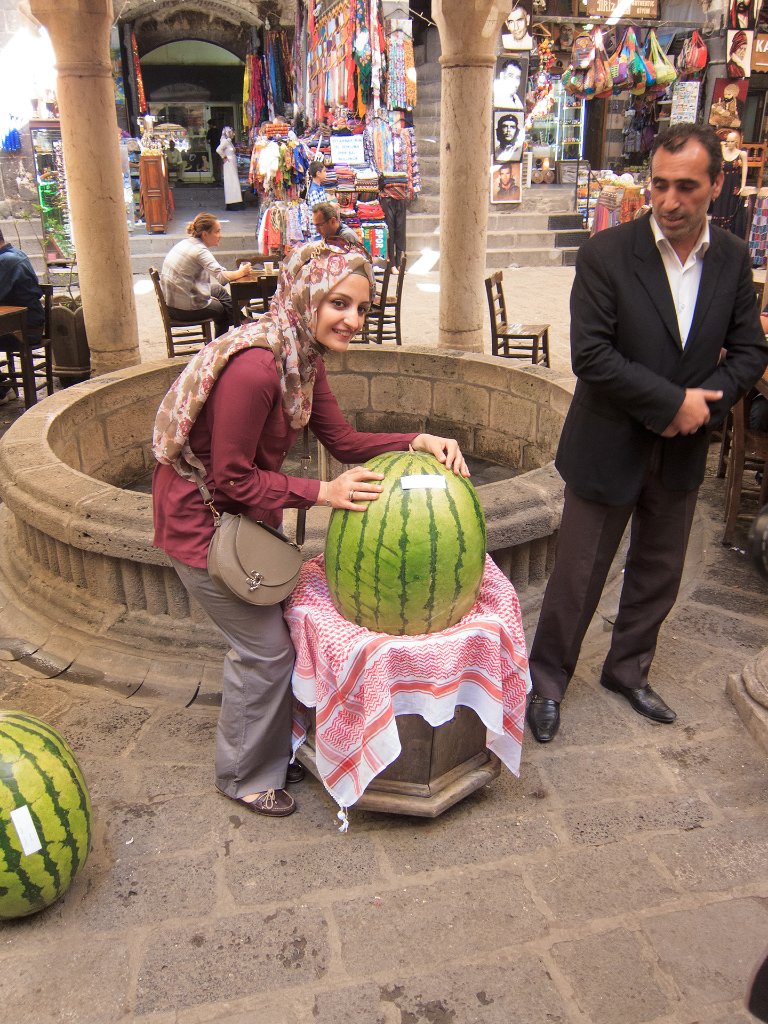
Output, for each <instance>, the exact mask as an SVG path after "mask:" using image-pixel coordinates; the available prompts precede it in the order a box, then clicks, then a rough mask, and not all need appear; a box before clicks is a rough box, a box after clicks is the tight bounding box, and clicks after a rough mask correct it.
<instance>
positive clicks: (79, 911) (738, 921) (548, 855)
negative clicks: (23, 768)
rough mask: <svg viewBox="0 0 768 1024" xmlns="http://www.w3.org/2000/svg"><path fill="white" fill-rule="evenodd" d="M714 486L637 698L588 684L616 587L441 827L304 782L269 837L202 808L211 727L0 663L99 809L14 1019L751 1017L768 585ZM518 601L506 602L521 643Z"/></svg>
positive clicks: (35, 932)
mask: <svg viewBox="0 0 768 1024" xmlns="http://www.w3.org/2000/svg"><path fill="white" fill-rule="evenodd" d="M722 494H723V482H722V481H718V480H715V479H714V478H713V476H712V475H710V476H709V477H708V479H707V481H706V483H705V486H704V487H703V489H702V501H701V503H700V512H699V515H698V517H697V522H696V527H695V530H694V536H693V539H692V543H691V550H690V558H689V566H688V572H687V575H686V580H685V582H684V587H683V592H682V594H681V598H680V601H679V602H678V605H677V607H676V609H675V611H674V613H673V615H672V616H671V618H670V620H669V621H668V623H667V624H666V626H665V628H664V631H663V634H662V638H661V642H660V645H659V651H658V655H657V658H656V662H655V666H654V671H653V681H654V684H655V685H656V686H657V688H658V689H659V691H660V692H661V694H662V695H663V696H664V697H665V698H666V699H667V700H668V701H669V703H670V704H671V705H672V706H673V707H674V708H675V710H676V711H677V712H678V720H677V722H676V723H675V724H674V725H671V726H661V725H655V724H653V723H651V722H648V721H647V720H645V719H642V718H640V717H638V716H637V715H635V714H634V713H633V712H632V710H631V709H630V708H629V706H628V705H626V703H624V702H623V701H622V699H621V698H620V697H618V696H616V695H614V694H609V693H607V692H605V691H603V690H601V689H600V688H599V686H598V684H597V679H598V674H599V667H600V663H601V658H602V656H603V655H604V653H605V650H606V647H607V639H608V638H607V629H608V628H609V627H608V625H607V623H608V621H609V619H610V616H611V610H612V607H613V603H614V600H615V598H614V595H608V596H607V598H606V599H605V600H604V602H603V604H602V605H601V609H602V613H603V614H602V616H599V617H598V618H597V619H596V621H595V623H594V624H593V627H592V629H591V631H590V634H589V636H588V640H587V643H586V645H585V648H584V651H583V656H582V659H581V661H580V664H579V668H578V671H577V675H576V678H575V680H574V683H573V685H572V688H571V690H570V691H569V694H568V697H567V700H566V702H565V703H564V705H563V726H562V729H561V732H560V735H559V736H558V738H557V739H556V741H555V742H554V743H553V744H551V745H550V746H548V747H541V746H539V745H537V744H536V743H535V742H534V741H533V740H532V739H531V738H530V736H529V735H527V736H526V743H525V746H524V750H523V765H522V771H521V777H520V779H519V780H518V779H516V778H515V777H514V776H512V775H510V774H509V773H507V772H506V771H505V770H502V775H501V777H500V778H499V779H498V780H496V781H495V782H493V783H492V784H491V785H489V786H488V787H487V788H486V789H484V790H481V791H480V792H479V793H476V794H474V795H473V796H472V797H470V798H468V799H467V800H465V801H464V802H463V803H461V804H460V805H458V806H456V807H454V808H453V809H452V810H450V811H449V812H447V813H446V814H445V815H443V816H442V817H441V818H439V819H437V820H434V821H433V820H421V819H410V818H395V817H389V816H384V815H376V814H372V813H365V812H354V811H353V812H352V813H351V815H350V818H351V828H350V831H349V832H348V833H347V834H346V835H340V834H339V833H338V832H337V831H336V825H337V822H336V819H335V815H334V812H335V807H334V806H333V805H332V803H331V801H330V799H329V798H328V797H327V795H326V794H325V792H324V790H323V789H322V787H321V786H320V785H319V784H318V783H317V782H316V781H315V780H314V779H311V778H309V777H308V778H307V780H306V781H305V782H303V783H302V784H301V785H299V786H298V787H296V789H295V794H296V799H297V802H298V804H299V810H298V813H296V814H295V815H293V816H292V817H290V818H287V819H283V820H277V821H269V820H266V819H263V818H259V817H257V816H255V815H248V814H247V813H243V812H241V810H240V809H239V808H238V807H237V806H236V805H234V804H232V803H231V802H229V801H227V800H226V799H225V798H224V797H221V796H219V795H218V794H217V793H215V792H214V789H213V784H212V759H213V738H214V727H215V710H214V709H212V708H205V707H200V706H197V705H196V706H195V707H193V708H190V709H171V708H169V707H168V706H166V705H163V704H161V703H152V702H142V701H141V700H140V699H138V698H129V699H120V698H118V697H116V696H114V695H111V694H109V693H107V692H103V691H100V690H98V689H95V688H90V687H85V686H78V685H77V684H74V683H67V682H62V681H57V680H56V679H55V678H54V679H43V678H41V677H39V676H36V675H34V674H33V673H32V672H31V671H29V670H28V669H25V668H24V667H23V666H20V665H19V664H18V663H14V662H8V661H3V662H0V707H3V708H14V709H23V710H26V711H28V712H30V713H32V714H35V715H39V716H40V717H42V718H44V719H45V720H46V721H48V722H50V723H51V724H53V725H54V726H55V727H56V728H58V729H60V730H61V732H62V733H63V734H64V735H65V736H66V737H67V739H68V740H69V741H70V743H71V744H72V746H73V747H74V749H75V751H76V752H77V755H78V757H79V759H80V762H81V764H82V767H83V770H84V772H85V775H86V778H87V780H88V783H89V786H90V791H91V796H92V800H93V805H94V814H95V834H94V842H93V850H92V854H91V856H90V859H89V861H88V863H87V864H86V866H85V869H84V871H83V872H82V874H81V876H80V877H79V878H78V879H77V881H76V882H75V884H74V885H73V886H72V888H71V889H70V891H69V892H68V893H67V894H66V896H65V897H64V898H63V899H61V900H60V901H59V902H58V903H57V904H55V905H54V906H53V907H51V908H49V909H48V910H46V911H44V912H42V913H41V914H38V915H36V916H34V917H32V918H28V919H23V920H19V921H15V922H6V923H4V924H2V925H0V991H2V993H3V1007H4V1019H5V1020H7V1021H8V1022H9V1024H48V1022H50V1024H54V1022H56V1024H58V1022H64V1021H71V1022H75V1024H112V1022H118V1021H140V1022H142V1024H208V1022H214V1021H215V1022H226V1024H312V1022H317V1024H422V1022H423V1024H640V1022H647V1024H747V1022H748V1021H749V1020H753V1018H751V1017H750V1016H749V1015H748V1014H747V1012H746V1011H745V1010H744V1009H743V1007H744V997H745V993H746V991H747V988H748V984H749V979H750V976H751V973H752V971H753V969H754V967H755V966H756V964H757V963H758V961H759V960H761V959H762V957H763V956H764V955H765V952H766V950H767V949H768V876H767V874H766V867H765V865H766V862H767V860H768V827H767V826H766V815H765V800H766V784H767V782H768V768H767V766H766V757H765V752H764V751H763V750H762V749H761V748H759V747H758V745H757V744H756V743H755V741H754V740H753V739H752V738H751V736H750V735H749V734H748V733H747V731H746V729H745V728H744V727H743V726H742V724H741V722H740V720H739V719H738V717H737V715H736V713H735V711H734V709H733V707H732V705H731V704H730V703H729V701H728V699H727V697H726V695H725V682H726V678H727V675H728V673H729V672H733V671H738V670H739V669H740V668H741V666H742V665H743V663H744V662H745V660H747V659H748V658H749V657H750V656H751V655H753V654H755V653H757V651H758V650H760V649H762V648H763V647H764V646H766V645H767V644H768V620H767V619H766V610H767V608H768V589H767V588H766V586H765V584H764V583H763V582H762V581H761V580H760V578H759V577H758V576H757V574H756V572H755V571H754V570H753V569H752V568H751V566H750V565H749V564H748V563H747V562H746V560H745V558H744V555H743V553H741V552H740V551H739V550H738V549H736V550H734V549H724V548H722V547H721V546H720V544H719V536H720V533H721V531H722V522H721V514H720V509H721V506H722ZM536 607H537V595H536V594H531V593H528V594H527V595H526V600H525V603H524V615H525V624H526V630H527V633H528V635H529V637H530V635H531V634H532V630H533V627H534V625H535V617H536Z"/></svg>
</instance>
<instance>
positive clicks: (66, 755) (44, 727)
mask: <svg viewBox="0 0 768 1024" xmlns="http://www.w3.org/2000/svg"><path fill="white" fill-rule="evenodd" d="M0 721H2V722H9V721H10V722H12V723H18V724H19V725H23V726H24V727H25V728H27V729H34V730H35V731H36V732H38V733H40V735H41V736H45V737H47V738H48V740H50V742H51V743H53V744H54V745H55V747H56V749H57V750H58V752H59V756H60V757H61V758H62V761H63V763H64V765H65V766H66V768H67V771H68V772H69V773H70V775H71V774H72V773H73V772H74V779H75V780H76V781H77V785H78V788H79V791H80V796H81V800H80V806H81V808H82V809H83V810H86V809H89V799H88V790H87V786H86V784H85V779H84V778H83V774H82V772H81V771H80V765H79V764H78V763H77V758H76V757H75V755H74V753H73V752H72V749H71V748H70V746H69V744H68V743H67V742H66V741H65V740H64V739H63V738H62V737H61V736H60V735H59V733H57V732H56V730H55V729H54V728H53V727H52V726H50V725H48V723H47V722H43V721H42V720H41V719H39V718H33V717H32V716H31V715H25V714H24V712H23V711H11V712H6V713H3V714H2V717H1V718H0Z"/></svg>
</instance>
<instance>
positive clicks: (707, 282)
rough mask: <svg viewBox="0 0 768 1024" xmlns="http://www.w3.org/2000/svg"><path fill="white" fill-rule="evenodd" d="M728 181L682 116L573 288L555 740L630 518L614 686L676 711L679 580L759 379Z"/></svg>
mask: <svg viewBox="0 0 768 1024" xmlns="http://www.w3.org/2000/svg"><path fill="white" fill-rule="evenodd" d="M722 183H723V173H722V154H721V151H720V143H719V141H718V139H717V137H716V135H715V134H714V132H713V131H712V129H710V128H709V127H704V126H699V125H694V124H679V125H675V126H673V127H672V128H670V129H668V130H667V131H666V132H663V133H662V134H660V135H659V136H658V137H657V139H656V142H655V144H654V147H653V150H652V154H651V211H652V212H651V214H649V215H645V216H643V217H640V218H639V219H638V220H636V221H633V222H631V223H629V224H622V225H620V226H619V227H616V228H612V229H611V230H608V231H602V232H600V233H599V234H597V235H595V236H594V237H593V238H591V239H590V240H589V241H588V242H586V243H585V244H584V245H583V246H582V248H581V249H580V250H579V255H578V259H577V262H576V277H575V280H574V284H573V291H572V292H571V359H572V364H573V370H574V373H575V374H576V376H577V378H578V381H577V384H576V390H575V393H574V396H573V401H572V403H571V407H570V410H569V412H568V415H567V417H566V420H565V424H564V425H563V432H562V436H561V438H560V444H559V447H558V451H557V457H556V459H555V465H556V466H557V469H558V470H559V472H560V474H561V476H562V477H563V479H564V480H565V485H566V486H565V504H564V508H563V519H562V524H561V527H560V533H559V537H558V544H557V553H556V557H555V566H554V569H553V572H552V575H551V577H550V579H549V583H548V585H547V589H546V593H545V595H544V601H543V604H542V610H541V616H540V619H539V625H538V629H537V631H536V637H535V639H534V642H533V647H532V649H531V657H530V668H531V677H532V680H533V693H532V697H531V700H530V702H529V705H528V722H529V725H530V726H531V731H532V732H533V735H534V737H535V738H536V739H537V740H539V742H541V743H546V742H548V741H550V740H551V739H553V738H554V736H555V734H556V733H557V730H558V727H559V724H560V702H561V701H562V699H563V696H564V694H565V690H566V687H567V686H568V683H569V682H570V679H571V676H572V675H573V672H574V670H575V668H576V662H577V660H578V657H579V650H580V648H581V643H582V640H583V638H584V634H585V632H586V630H587V627H588V625H589V623H590V620H591V619H592V616H593V615H594V612H595V609H596V607H597V603H598V601H599V599H600V595H601V593H602V590H603V586H604V584H605V579H606V576H607V573H608V569H609V567H610V564H611V561H612V560H613V557H614V555H615V553H616V550H617V548H618V545H619V542H620V540H621V537H622V534H623V532H624V528H625V526H626V524H627V522H628V521H629V520H630V519H631V520H632V533H631V540H630V545H629V552H628V554H627V560H626V565H625V573H624V584H623V587H622V593H621V601H620V605H619V612H618V615H617V617H616V622H615V625H614V628H613V636H612V639H611V645H610V650H609V652H608V656H607V658H606V660H605V663H604V665H603V671H602V676H601V679H600V682H601V684H602V685H603V686H604V687H606V688H607V689H609V690H613V691H614V692H616V693H619V694H621V695H622V696H623V697H625V698H626V700H628V701H629V703H630V704H631V706H632V707H633V708H634V710H635V711H637V712H638V713H639V714H641V715H645V716H646V717H647V718H650V719H652V720H654V721H656V722H672V721H674V719H675V717H676V716H675V713H674V711H672V710H671V709H670V708H669V707H668V706H667V705H666V704H665V702H664V701H663V700H662V699H661V697H660V696H659V695H658V694H657V693H655V692H654V691H653V690H652V689H651V687H650V686H649V685H648V670H649V669H650V666H651V662H652V660H653V655H654V653H655V650H656V641H657V637H658V633H659V629H660V628H661V624H662V623H663V621H664V619H665V618H666V617H667V615H668V614H669V612H670V611H671V609H672V606H673V604H674V602H675V599H676V597H677V592H678V589H679V585H680V577H681V575H682V570H683V562H684V559H685V550H686V546H687V543H688V535H689V532H690V528H691V523H692V521H693V513H694V508H695V506H696V497H697V493H698V488H699V485H700V484H701V481H702V479H703V477H704V471H705V467H706V460H707V447H708V444H709V432H710V429H711V428H712V427H713V426H715V425H717V424H718V423H722V421H723V419H724V418H725V416H726V414H727V412H728V410H729V408H730V407H731V406H732V405H733V403H734V402H735V401H737V400H738V398H739V397H740V396H741V395H742V394H743V393H744V392H745V391H746V390H747V389H748V388H750V387H751V386H752V385H753V384H754V383H755V381H756V380H757V379H758V378H759V377H760V375H761V374H762V372H763V370H764V368H765V366H766V364H767V363H768V347H767V346H766V344H765V338H764V336H763V332H762V330H761V327H760V321H759V317H758V309H757V305H756V303H755V296H754V287H753V284H752V269H751V264H750V259H749V254H748V250H747V246H746V245H745V244H744V242H743V241H742V240H741V239H739V238H737V237H736V236H735V235H733V234H730V233H728V232H725V231H722V230H720V229H719V228H717V227H715V226H714V225H712V226H710V225H709V223H708V221H707V209H708V207H709V204H710V202H711V201H712V200H713V199H714V198H716V196H717V195H719V193H720V189H721V187H722Z"/></svg>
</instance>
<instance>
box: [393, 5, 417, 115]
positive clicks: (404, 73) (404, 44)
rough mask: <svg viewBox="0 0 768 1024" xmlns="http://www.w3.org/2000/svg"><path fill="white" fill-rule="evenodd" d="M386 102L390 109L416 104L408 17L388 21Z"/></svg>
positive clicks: (404, 107) (400, 108)
mask: <svg viewBox="0 0 768 1024" xmlns="http://www.w3.org/2000/svg"><path fill="white" fill-rule="evenodd" d="M389 26H390V33H389V38H388V46H387V90H386V103H387V106H388V107H389V109H390V110H396V109H399V110H411V109H413V107H415V106H416V65H415V61H414V57H413V39H412V38H411V21H410V19H393V20H392V21H390V22H389Z"/></svg>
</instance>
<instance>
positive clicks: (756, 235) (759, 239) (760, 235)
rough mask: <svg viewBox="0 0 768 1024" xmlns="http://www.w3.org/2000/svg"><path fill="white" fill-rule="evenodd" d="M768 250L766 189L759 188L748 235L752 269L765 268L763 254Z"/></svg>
mask: <svg viewBox="0 0 768 1024" xmlns="http://www.w3.org/2000/svg"><path fill="white" fill-rule="evenodd" d="M767 248H768V188H761V189H760V191H759V192H758V193H757V200H756V201H755V214H754V217H753V218H752V230H751V231H750V233H749V254H750V256H751V257H752V266H753V267H763V266H765V252H766V249H767Z"/></svg>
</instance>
